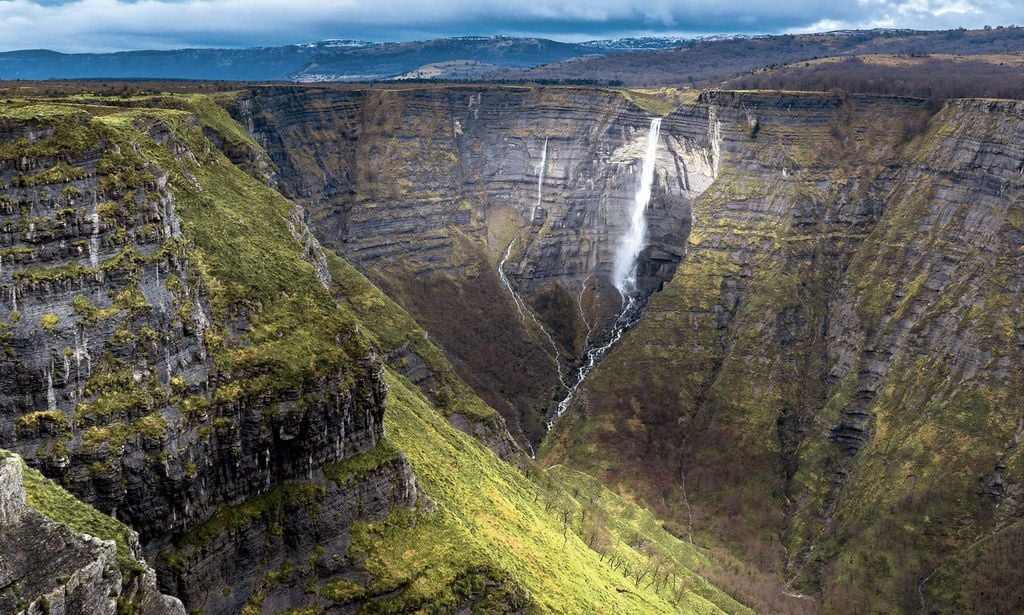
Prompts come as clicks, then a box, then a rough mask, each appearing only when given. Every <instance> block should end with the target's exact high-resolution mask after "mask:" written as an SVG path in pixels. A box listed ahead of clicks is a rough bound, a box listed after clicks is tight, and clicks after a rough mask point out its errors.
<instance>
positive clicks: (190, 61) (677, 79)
mask: <svg viewBox="0 0 1024 615" xmlns="http://www.w3.org/2000/svg"><path fill="white" fill-rule="evenodd" d="M1021 50H1024V29H1021V28H1005V29H1004V28H999V29H995V30H949V31H941V32H920V31H910V30H870V31H841V32H830V33H824V34H806V35H796V36H794V35H757V36H750V35H730V36H708V37H700V38H693V39H687V38H680V37H656V36H645V37H632V38H617V39H607V40H594V41H586V42H581V43H565V42H559V41H553V40H548V39H542V38H516V37H509V36H463V37H453V38H440V39H432V40H426V41H409V42H400V43H384V42H372V41H360V40H347V39H331V40H323V41H317V42H312V43H304V44H296V45H286V46H282V47H253V48H247V49H177V50H161V51H156V50H149V51H125V52H118V53H78V54H66V53H58V52H55V51H49V50H35V49H34V50H24V51H11V52H6V53H0V79H24V80H45V79H196V80H220V81H294V82H304V83H309V82H338V81H385V80H392V79H432V80H460V79H461V80H499V79H505V80H513V81H519V80H528V81H561V82H565V81H585V82H602V83H608V82H611V83H622V84H626V85H662V84H672V83H682V82H697V83H700V82H709V81H712V80H716V79H723V78H728V77H731V76H734V75H736V74H738V73H741V72H743V71H747V70H751V69H754V68H757V67H761V66H769V65H773V64H785V63H789V62H795V61H804V60H810V59H814V58H820V57H828V56H837V55H852V54H870V53H889V54H892V53H897V54H921V53H937V52H941V53H958V54H980V53H987V54H992V53H1016V52H1019V51H1021Z"/></svg>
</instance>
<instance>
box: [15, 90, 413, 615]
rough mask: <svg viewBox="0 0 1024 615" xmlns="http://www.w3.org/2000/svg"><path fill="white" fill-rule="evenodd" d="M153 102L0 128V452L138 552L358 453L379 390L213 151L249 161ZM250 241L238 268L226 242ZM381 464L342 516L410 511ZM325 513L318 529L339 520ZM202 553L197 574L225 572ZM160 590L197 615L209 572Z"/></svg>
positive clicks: (225, 136) (287, 236) (405, 491)
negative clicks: (77, 502)
mask: <svg viewBox="0 0 1024 615" xmlns="http://www.w3.org/2000/svg"><path fill="white" fill-rule="evenodd" d="M164 104H166V105H167V106H168V107H170V108H169V109H168V108H164V109H154V110H152V111H150V112H136V111H134V110H132V109H127V110H124V111H122V112H120V113H118V112H116V111H115V112H108V113H92V112H91V110H90V108H89V107H88V106H87V105H83V106H82V107H74V106H70V105H66V106H65V105H48V104H45V103H40V104H36V105H33V104H27V105H26V104H21V105H14V106H12V107H9V108H5V109H4V110H3V114H2V115H3V117H4V119H3V120H2V123H0V184H2V185H3V186H4V190H3V194H2V196H0V229H2V232H0V296H2V297H3V302H2V307H0V322H2V324H0V342H2V346H3V349H2V350H3V352H2V356H0V375H2V377H0V383H2V384H0V444H2V445H3V446H4V447H7V448H10V449H12V450H14V451H16V452H18V453H20V454H21V455H23V456H24V457H25V458H26V460H27V461H28V462H29V463H30V464H32V465H33V466H35V467H38V468H40V469H42V470H43V471H44V472H45V473H46V474H47V475H49V476H51V477H53V478H55V479H58V480H59V481H60V482H61V483H62V484H63V485H64V486H65V487H67V488H68V489H69V490H71V491H72V492H73V493H74V494H75V495H76V496H77V497H79V498H81V499H82V500H84V501H86V502H88V503H90V504H92V505H94V506H95V507H96V508H98V509H99V510H101V511H102V512H105V513H109V514H112V515H116V516H117V517H118V518H119V519H121V520H123V521H124V522H126V523H128V524H129V525H131V527H133V528H134V529H135V530H137V531H138V532H139V534H140V535H141V537H142V541H143V544H145V546H146V550H147V554H148V555H149V556H150V557H153V556H155V555H156V554H157V552H158V551H161V550H163V549H165V548H166V547H167V546H168V545H169V543H171V541H172V539H177V538H178V537H180V536H181V535H183V534H185V533H187V532H189V531H191V530H194V529H195V528H196V527H197V526H199V525H200V524H202V523H203V522H205V521H207V520H208V519H210V518H211V517H215V516H216V515H217V514H221V513H222V511H223V510H224V509H225V507H229V506H231V505H236V504H238V503H240V502H243V501H246V500H248V499H250V498H253V497H255V496H258V495H261V494H265V493H267V492H268V490H273V489H274V488H275V485H279V484H280V483H282V482H285V481H290V480H312V479H315V478H319V477H321V476H322V474H321V469H322V468H323V467H325V466H328V465H330V464H332V463H336V462H340V461H342V460H345V459H347V458H350V457H352V456H354V455H358V454H360V453H363V452H366V451H368V450H370V449H373V448H374V447H375V446H376V444H377V442H378V440H379V439H380V438H381V436H382V435H383V413H384V397H385V394H386V389H385V385H384V381H383V374H382V371H381V370H382V362H381V360H380V359H379V358H378V357H377V355H376V354H375V353H374V352H373V351H372V350H371V349H370V348H369V346H368V345H366V343H365V342H364V341H363V340H362V339H361V338H360V337H359V336H358V333H357V332H356V331H355V330H354V325H353V323H351V322H346V321H345V320H344V319H343V317H342V316H341V315H340V313H338V311H337V308H336V307H335V306H334V299H333V298H332V297H331V295H330V294H329V293H328V291H327V287H329V285H330V276H329V273H328V272H327V271H326V257H325V256H324V254H323V253H322V251H321V250H319V244H318V243H317V242H316V240H315V239H313V238H312V237H311V235H310V233H309V230H308V228H306V227H305V223H304V221H303V220H302V215H301V210H297V209H295V207H294V206H293V205H292V204H290V203H288V202H287V201H285V200H284V199H283V198H281V197H280V195H278V194H277V193H276V192H273V191H272V190H271V189H270V188H269V187H268V186H267V185H265V184H264V183H262V182H261V181H260V180H259V179H257V178H254V177H251V176H249V175H247V174H246V173H245V172H244V171H243V170H242V169H241V168H238V167H236V166H234V165H233V164H231V162H229V161H228V159H227V158H226V157H225V156H224V154H222V153H221V152H220V151H219V150H217V149H216V148H215V147H214V144H219V145H220V146H221V147H223V148H224V149H225V151H228V152H229V153H231V154H233V157H234V158H237V159H239V161H240V163H243V164H246V166H247V167H249V168H251V169H252V170H253V171H254V172H256V173H259V172H260V170H261V169H265V164H264V165H261V161H260V157H261V154H259V152H258V148H255V146H254V145H252V144H251V143H249V144H248V145H247V144H246V142H245V139H244V138H243V137H241V136H240V135H241V133H240V131H239V130H238V128H237V127H234V130H235V131H237V132H238V134H237V135H236V134H232V133H231V127H232V126H233V124H231V122H230V119H228V118H227V116H226V115H224V114H223V112H222V111H220V110H219V108H217V107H215V106H213V105H212V103H209V102H208V101H202V100H201V99H195V100H192V101H191V102H190V101H188V100H181V101H173V100H172V101H165V103H164ZM190 104H195V105H199V106H196V107H195V108H190V109H188V111H182V110H176V109H175V107H180V106H182V105H186V106H187V105H190ZM203 104H205V105H207V106H205V107H203V106H201V105H203ZM211 113H212V115H211ZM218 114H219V115H218ZM197 117H202V118H203V119H204V121H206V122H207V124H206V125H203V124H201V123H200V121H199V120H197V119H196V118H197ZM218 120H221V121H220V122H218ZM211 124H213V125H214V126H216V127H214V126H211ZM218 129H220V130H221V131H223V132H218ZM207 135H209V136H210V138H209V139H208V138H207ZM245 151H248V152H249V154H248V155H245V154H244V152H245ZM261 179H262V178H261ZM239 199H244V200H239ZM239 203H241V204H242V205H243V206H240V205H239ZM238 224H244V225H246V233H245V234H242V235H238V234H237V233H236V232H234V231H233V230H231V229H230V228H229V227H227V226H226V225H238ZM225 233H227V234H225ZM233 242H238V243H237V245H236V246H233V245H232V243H233ZM250 242H254V243H255V244H256V245H258V247H259V251H258V252H253V251H251V250H250V251H249V252H246V251H244V250H241V249H238V247H237V246H246V247H248V246H250V245H253V243H250ZM266 258H270V259H271V260H272V262H273V267H274V269H273V270H272V271H268V270H265V269H261V268H262V267H265V266H266V263H265V261H264V259H266ZM274 275H281V276H282V277H281V278H273V277H268V276H274ZM293 303H301V307H300V306H298V305H291V304H293ZM300 314H301V316H300ZM299 318H301V319H302V320H301V322H298V323H293V322H290V321H291V320H294V319H299ZM281 327H284V328H285V329H286V330H287V334H282V333H281ZM396 463H397V464H398V465H396V466H395V467H393V468H391V469H389V470H388V472H385V473H383V474H381V475H380V476H378V477H377V479H378V480H379V481H380V482H381V485H380V486H379V487H378V488H377V489H378V490H380V491H381V492H382V494H383V495H382V496H381V497H380V498H378V499H376V500H373V501H366V502H363V503H362V508H360V509H359V512H360V514H361V513H366V514H368V515H370V516H371V517H372V516H373V515H374V514H376V515H383V514H386V512H387V511H388V510H390V508H391V507H392V506H394V505H411V503H412V502H415V500H416V493H415V487H414V480H413V478H412V476H411V474H409V470H408V467H407V466H405V465H404V461H396ZM392 478H394V479H395V480H394V481H391V479H392ZM399 478H401V480H398V479H399ZM385 484H387V485H390V491H389V490H388V489H386V488H385ZM310 488H312V487H310ZM321 488H323V487H321ZM392 492H393V494H392ZM333 493H334V496H333V497H334V498H335V500H341V501H344V502H345V503H346V506H348V499H347V498H349V497H350V496H351V497H352V498H353V500H352V502H360V501H361V499H360V497H358V495H359V493H360V492H359V491H358V489H357V490H356V491H355V492H354V493H348V492H346V491H344V490H343V489H340V488H337V489H334V491H333ZM335 504H336V507H339V506H341V504H339V503H337V502H335ZM343 508H344V507H343ZM344 510H345V511H347V512H345V514H344V519H343V521H344V522H345V524H342V525H339V526H338V528H337V531H343V530H345V528H347V527H349V526H350V525H351V522H352V520H353V519H354V518H356V517H357V516H358V515H357V513H356V512H355V509H353V508H351V506H350V507H348V508H345V509H344ZM339 518H340V514H339ZM228 542H230V541H228ZM293 542H294V545H293V546H294V548H298V549H306V550H312V549H313V548H314V547H315V546H316V544H317V543H316V542H315V541H314V539H312V538H309V539H297V540H295V541H293ZM221 547H222V548H219V549H217V550H214V551H210V550H207V551H206V552H205V553H204V558H205V559H204V562H205V565H207V566H209V565H211V562H213V561H217V562H219V564H220V565H223V564H224V563H225V562H230V561H233V558H235V557H237V556H238V553H237V550H238V549H239V546H238V545H237V544H234V543H231V544H227V545H222V546H221ZM196 566H197V567H200V568H201V564H196ZM254 566H255V568H232V569H230V572H223V573H222V574H221V575H220V576H219V577H216V579H217V580H218V581H220V582H223V583H224V584H225V585H238V590H237V592H236V593H235V594H234V595H233V598H232V599H233V600H234V602H232V603H228V607H226V608H227V609H228V610H230V608H233V607H235V606H238V605H239V604H240V603H244V602H245V600H246V599H247V598H248V596H249V593H250V592H251V589H252V581H253V578H252V577H253V575H256V572H254V570H257V571H258V570H262V569H263V567H264V563H259V562H257V563H254ZM179 576H180V577H182V578H185V579H186V580H176V581H175V584H174V587H173V588H174V590H175V592H176V593H177V594H179V595H182V596H183V597H186V598H187V599H188V600H189V601H193V600H195V604H197V605H202V601H201V600H198V599H197V596H199V595H200V594H201V593H202V590H201V589H199V588H200V587H206V586H207V585H205V584H208V583H210V582H211V581H212V580H213V579H214V576H211V575H206V576H204V577H202V578H199V576H198V575H196V576H193V577H189V576H188V575H185V574H184V573H183V574H182V575H179ZM256 576H258V575H256ZM193 579H194V580H193ZM164 584H165V585H166V584H168V583H167V582H166V580H165V582H164ZM194 585H195V587H194ZM216 591H217V592H218V593H219V592H220V591H221V587H220V586H218V587H217V588H216ZM191 606H192V604H190V607H191ZM228 610H225V608H221V607H220V606H219V605H218V606H216V607H211V608H210V612H228Z"/></svg>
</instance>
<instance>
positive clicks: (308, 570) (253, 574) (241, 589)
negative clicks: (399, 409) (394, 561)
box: [158, 456, 432, 615]
mask: <svg viewBox="0 0 1024 615" xmlns="http://www.w3.org/2000/svg"><path fill="white" fill-rule="evenodd" d="M271 498H272V499H274V500H275V501H274V502H273V504H268V505H267V506H265V507H263V508H260V509H259V512H258V513H256V514H253V515H252V518H250V519H248V520H247V521H246V522H245V523H239V524H234V525H232V524H225V523H222V522H221V521H220V520H219V519H218V518H217V517H215V518H214V519H213V520H211V521H210V522H208V523H207V524H205V525H203V526H200V527H199V528H198V529H197V530H196V531H194V532H192V533H191V534H189V535H186V536H185V537H184V538H183V539H182V540H181V544H180V546H178V547H177V548H175V549H173V550H169V551H166V552H165V553H164V554H163V555H162V556H161V558H160V560H159V563H158V570H159V572H160V578H161V587H162V588H163V590H164V591H167V592H168V593H171V594H174V595H176V596H180V597H181V598H182V600H183V601H184V602H185V603H186V604H188V605H189V606H190V607H191V608H195V609H201V610H202V612H203V613H207V614H209V615H215V614H225V615H227V614H230V613H237V612H239V611H240V610H241V609H242V607H243V606H245V605H246V604H258V605H259V606H262V607H263V608H264V609H266V610H268V611H270V612H276V611H279V610H284V609H287V608H288V607H289V606H293V605H295V604H307V606H308V605H309V600H310V596H309V594H311V593H312V594H315V593H316V591H310V586H309V585H307V583H310V582H312V583H313V586H312V587H314V588H319V587H320V586H319V585H318V584H322V583H328V582H330V581H331V580H332V579H349V580H359V581H362V580H365V579H366V578H367V575H368V573H366V571H365V570H364V569H363V568H362V567H361V565H360V564H361V562H359V561H358V559H356V558H354V557H352V556H351V554H350V553H349V546H350V545H351V542H352V540H351V528H352V524H353V523H355V522H356V521H358V520H364V521H369V522H375V521H380V520H382V519H384V518H385V517H386V516H387V515H388V513H389V512H391V511H393V510H395V509H396V508H412V507H414V506H416V505H417V504H419V505H420V506H421V507H424V508H428V509H429V507H430V506H431V505H432V504H431V503H430V500H429V499H428V498H426V497H425V496H422V495H420V494H419V493H418V491H417V487H416V478H415V476H414V475H413V473H412V470H411V469H410V467H409V465H408V464H407V463H406V461H405V459H404V458H402V457H401V456H398V457H396V458H394V459H393V460H390V461H387V462H386V463H382V464H380V465H379V466H377V467H376V468H374V469H373V470H372V471H371V472H369V473H367V474H365V475H363V476H359V477H355V478H353V479H351V480H349V481H347V482H345V483H342V484H340V485H339V484H336V483H335V482H333V481H317V482H316V483H315V484H311V485H308V486H301V487H299V488H294V487H290V486H288V485H285V486H283V487H282V488H279V489H278V490H276V491H272V492H271V493H270V494H268V495H267V496H264V499H271ZM256 506H258V505H256ZM313 600H316V601H317V603H318V604H321V605H322V606H324V607H328V606H331V605H332V604H334V603H332V602H330V601H328V600H326V599H324V600H317V599H316V598H315V597H314V598H313ZM254 601H255V602H254ZM335 608H336V607H335ZM353 608H355V607H354V606H353Z"/></svg>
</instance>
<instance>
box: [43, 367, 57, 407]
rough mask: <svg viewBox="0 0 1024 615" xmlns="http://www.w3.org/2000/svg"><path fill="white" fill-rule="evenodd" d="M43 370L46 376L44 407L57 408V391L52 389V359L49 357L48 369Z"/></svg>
mask: <svg viewBox="0 0 1024 615" xmlns="http://www.w3.org/2000/svg"><path fill="white" fill-rule="evenodd" d="M43 371H44V374H45V376H46V409H47V410H50V411H53V410H56V409H57V393H56V391H54V390H53V359H50V369H47V370H43Z"/></svg>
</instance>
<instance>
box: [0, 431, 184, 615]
mask: <svg viewBox="0 0 1024 615" xmlns="http://www.w3.org/2000/svg"><path fill="white" fill-rule="evenodd" d="M26 471H27V472H29V473H30V481H31V489H30V490H26V484H25V479H24V476H23V474H24V472H26ZM27 491H30V493H27ZM56 502H60V503H61V504H62V506H61V508H59V509H57V510H58V511H59V512H57V513H56V515H57V516H56V517H50V516H47V514H46V511H48V510H49V509H48V508H47V507H48V506H53V505H54V504H55V503H56ZM37 508H38V509H39V510H37ZM61 517H65V518H61ZM68 518H71V519H75V522H76V525H79V526H80V527H70V526H69V525H68V521H67V519H68ZM0 525H2V526H3V533H2V534H0V547H2V548H0V610H2V611H3V612H4V613H18V614H19V615H20V614H25V615H45V614H52V615H76V614H78V613H96V614H98V615H114V613H115V612H116V613H123V612H134V613H140V614H142V615H178V614H180V615H185V608H184V607H183V606H182V604H181V602H180V601H179V600H177V599H176V598H171V597H170V596H164V595H161V594H160V593H159V592H158V591H157V589H156V583H155V581H156V577H155V575H154V573H153V570H152V569H151V568H149V567H148V566H147V565H146V563H145V561H144V560H142V558H141V554H140V550H139V548H138V542H137V539H136V535H135V533H134V532H132V531H131V530H130V529H128V528H127V527H125V526H123V525H120V524H118V523H117V522H116V521H113V520H112V519H105V518H104V517H103V516H102V515H101V514H100V513H98V512H96V511H90V510H89V507H88V506H87V505H86V504H82V503H80V502H76V501H75V500H74V498H73V497H72V496H71V495H70V494H68V493H66V492H63V491H62V490H61V489H60V487H58V486H56V485H54V484H53V483H50V482H49V481H47V480H46V479H44V478H42V477H41V476H39V475H38V474H36V473H35V471H34V470H25V469H24V468H23V465H22V461H21V459H19V458H18V457H16V456H13V455H10V454H9V453H7V452H6V451H0ZM111 526H113V528H114V531H115V532H116V533H118V534H119V540H121V541H122V542H121V544H120V545H119V544H118V542H116V541H115V540H113V539H111V537H110V535H109V534H108V532H109V528H110V527H111ZM83 528H85V529H87V530H91V531H96V532H99V533H102V534H108V535H107V536H106V537H99V536H94V535H90V534H88V533H84V532H83V531H82V530H83Z"/></svg>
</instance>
